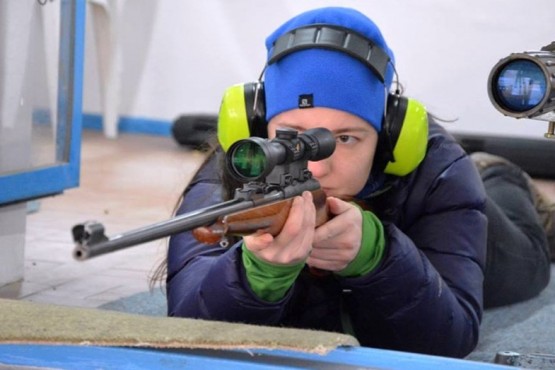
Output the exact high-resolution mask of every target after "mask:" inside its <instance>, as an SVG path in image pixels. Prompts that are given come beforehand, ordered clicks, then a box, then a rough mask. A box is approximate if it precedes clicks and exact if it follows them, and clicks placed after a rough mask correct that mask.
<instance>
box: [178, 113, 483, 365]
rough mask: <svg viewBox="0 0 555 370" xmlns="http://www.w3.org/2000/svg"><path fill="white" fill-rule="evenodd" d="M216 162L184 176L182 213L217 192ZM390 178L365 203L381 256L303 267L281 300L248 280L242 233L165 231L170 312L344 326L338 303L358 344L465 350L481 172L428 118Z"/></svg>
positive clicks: (478, 286)
mask: <svg viewBox="0 0 555 370" xmlns="http://www.w3.org/2000/svg"><path fill="white" fill-rule="evenodd" d="M214 162H215V161H212V162H211V163H208V164H207V165H206V166H205V167H204V168H203V169H202V170H201V171H200V172H199V173H198V174H197V175H196V176H195V178H194V179H193V180H192V182H191V183H190V184H189V187H188V189H187V191H186V194H185V197H184V201H183V202H182V204H181V206H180V208H179V211H178V213H179V214H182V213H185V212H189V211H193V210H196V209H198V208H200V207H205V206H207V205H210V204H214V203H217V202H221V201H222V195H221V194H222V189H221V185H220V181H219V178H218V171H217V169H216V167H215V163H214ZM390 180H391V181H389V182H388V185H387V186H391V188H390V189H389V190H388V191H386V192H384V193H383V194H381V195H380V196H377V197H374V198H372V201H371V204H370V208H371V209H372V210H373V211H374V213H375V214H376V215H378V217H379V218H380V219H381V220H382V222H383V225H384V228H385V232H386V246H385V255H384V258H383V261H382V262H381V264H380V265H379V266H378V267H377V268H376V269H375V270H374V271H372V272H371V273H369V274H367V275H365V276H361V277H357V278H341V277H338V276H335V275H329V276H326V277H317V276H314V275H312V274H311V273H310V272H309V271H308V269H305V270H303V271H302V272H301V274H300V276H299V277H298V279H297V280H296V282H295V284H294V285H293V287H292V288H291V289H290V290H289V292H288V293H287V294H286V295H285V297H284V298H283V299H282V300H280V301H278V302H274V303H270V302H266V301H263V300H261V299H259V298H258V297H257V296H256V295H255V294H254V293H253V292H252V291H251V289H250V288H249V285H248V282H247V279H246V276H245V270H244V267H243V264H242V259H241V248H240V243H238V244H236V245H234V246H232V247H231V248H229V249H223V248H221V247H220V246H218V245H213V246H206V245H201V244H199V243H198V242H197V241H195V239H194V238H193V237H192V236H191V233H190V232H184V233H181V234H178V235H175V236H173V237H172V238H171V239H170V247H169V254H168V278H167V292H168V314H169V315H170V316H183V317H191V318H200V319H209V320H223V321H229V322H244V323H251V324H262V325H276V326H284V327H297V328H310V329H319V330H327V331H336V332H343V331H344V326H345V325H344V324H342V318H344V317H345V315H342V312H343V313H347V314H348V317H349V318H350V321H351V324H352V329H353V331H354V335H355V336H356V338H357V339H358V340H359V342H360V344H361V345H363V346H369V347H378V348H388V349H394V350H401V351H410V352H421V353H428V354H436V355H443V356H453V357H463V356H465V355H467V354H468V353H470V352H471V351H472V350H473V349H474V348H475V346H476V344H477V341H478V334H479V325H480V321H481V316H482V309H483V307H482V286H483V277H484V274H483V269H484V266H485V255H486V225H487V221H486V217H485V215H484V204H485V192H484V188H483V185H482V182H481V180H480V177H479V175H478V172H477V171H476V169H475V168H474V166H473V163H472V162H471V160H470V158H469V157H468V156H467V155H466V154H465V152H464V151H463V150H462V149H461V147H460V146H459V145H458V144H457V143H456V142H455V141H454V139H453V138H452V137H451V136H450V135H449V134H448V133H447V132H446V131H445V130H444V129H443V128H442V127H441V126H439V125H437V124H435V123H431V124H430V133H429V140H428V148H427V155H426V157H425V159H424V161H423V162H422V163H421V164H420V166H419V167H418V168H417V169H416V170H415V171H414V172H412V173H411V174H409V175H407V176H405V177H402V178H399V177H395V178H393V179H390ZM343 322H345V321H344V320H343Z"/></svg>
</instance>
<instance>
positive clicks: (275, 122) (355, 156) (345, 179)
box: [268, 108, 378, 199]
mask: <svg viewBox="0 0 555 370" xmlns="http://www.w3.org/2000/svg"><path fill="white" fill-rule="evenodd" d="M316 127H324V128H327V129H328V130H330V131H331V132H332V133H333V134H334V136H335V138H336V141H337V146H336V149H335V152H334V153H333V154H332V156H331V157H329V158H327V159H324V160H321V161H318V162H309V164H308V169H309V170H310V171H311V172H312V174H313V175H314V177H315V178H316V179H317V180H318V181H319V182H320V185H321V187H322V189H323V190H324V191H325V192H326V194H327V195H328V196H334V197H338V198H342V199H349V198H352V197H353V196H355V195H356V194H357V193H358V192H359V191H360V190H361V189H362V187H363V186H364V185H365V184H366V180H367V179H368V176H369V175H370V170H371V169H372V163H373V161H374V154H375V152H376V146H377V143H378V134H377V132H376V130H375V129H374V128H373V127H372V126H371V125H370V124H368V123H367V122H366V121H364V120H363V119H362V118H360V117H358V116H355V115H353V114H350V113H347V112H344V111H340V110H336V109H330V108H310V109H294V110H290V111H286V112H283V113H280V114H278V115H277V116H275V117H273V118H272V119H271V120H270V122H269V125H268V135H269V137H270V138H273V137H274V136H275V131H276V129H278V128H292V129H295V130H297V131H299V132H303V131H306V130H308V129H311V128H316Z"/></svg>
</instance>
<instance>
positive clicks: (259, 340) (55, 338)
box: [0, 299, 359, 354]
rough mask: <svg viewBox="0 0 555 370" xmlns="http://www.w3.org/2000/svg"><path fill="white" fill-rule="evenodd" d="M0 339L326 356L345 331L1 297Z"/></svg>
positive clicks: (347, 339) (347, 341) (348, 339)
mask: <svg viewBox="0 0 555 370" xmlns="http://www.w3.org/2000/svg"><path fill="white" fill-rule="evenodd" d="M0 343H26V344H71V345H97V346H126V347H151V348H204V349H245V348H250V349H260V348H264V349H287V350H296V351H303V352H310V353H318V354H326V353H327V352H329V351H331V350H333V349H335V348H337V347H339V346H358V345H359V344H358V342H357V340H356V339H355V338H354V337H352V336H349V335H344V334H338V333H329V332H322V331H313V330H301V329H286V328H275V327H266V326H257V325H247V324H238V323H237V324H236V323H226V322H219V321H207V320H194V319H183V318H169V317H155V316H144V315H137V314H128V313H122V312H115V311H106V310H99V309H87V308H77V307H66V306H57V305H51V304H43V303H34V302H29V301H16V300H8V299H0Z"/></svg>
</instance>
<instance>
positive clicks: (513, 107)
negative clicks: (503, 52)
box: [488, 43, 555, 121]
mask: <svg viewBox="0 0 555 370" xmlns="http://www.w3.org/2000/svg"><path fill="white" fill-rule="evenodd" d="M554 45H555V44H553V43H552V44H551V45H548V46H546V47H544V48H542V50H541V51H532V52H524V53H513V54H511V55H509V56H508V57H506V58H504V59H501V60H500V61H499V62H498V63H497V64H496V65H495V66H494V67H493V69H492V71H491V72H490V75H489V78H488V95H489V98H490V100H491V102H492V103H493V105H494V107H495V108H496V109H497V110H498V111H500V112H501V113H503V114H504V115H506V116H511V117H514V118H533V119H537V120H542V121H554V120H555V46H554Z"/></svg>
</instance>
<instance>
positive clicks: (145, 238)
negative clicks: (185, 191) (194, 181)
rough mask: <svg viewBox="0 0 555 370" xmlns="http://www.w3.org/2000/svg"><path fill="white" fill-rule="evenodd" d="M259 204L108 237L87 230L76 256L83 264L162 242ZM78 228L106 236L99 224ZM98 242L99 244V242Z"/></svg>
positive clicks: (239, 202)
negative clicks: (103, 255)
mask: <svg viewBox="0 0 555 370" xmlns="http://www.w3.org/2000/svg"><path fill="white" fill-rule="evenodd" d="M254 203H255V202H254V201H251V200H243V199H232V200H230V201H227V202H224V203H220V204H216V205H213V206H210V207H206V208H202V209H199V210H195V211H192V212H189V213H185V214H183V215H180V216H177V217H175V218H172V219H169V220H166V221H161V222H158V223H155V224H152V225H148V226H144V227H141V228H138V229H135V230H131V231H128V232H125V233H122V234H118V235H115V236H113V237H111V238H107V237H105V236H104V235H89V234H88V233H87V231H85V232H82V233H80V234H79V235H77V236H76V235H75V232H74V241H75V243H76V246H75V249H74V251H73V257H74V258H75V259H77V260H80V261H83V260H86V259H89V258H92V257H96V256H99V255H102V254H106V253H110V252H114V251H117V250H120V249H124V248H127V247H130V246H134V245H138V244H143V243H147V242H150V241H153V240H156V239H161V238H164V237H167V236H169V235H173V234H177V233H180V232H182V231H187V230H191V229H194V228H195V227H200V226H203V225H207V224H210V223H213V222H214V221H216V220H217V218H218V217H219V216H221V215H225V214H229V213H233V212H237V211H241V210H244V209H247V208H249V207H252V206H253V204H254ZM75 228H81V229H83V228H87V229H89V231H92V232H93V233H103V231H104V227H103V226H102V225H99V224H94V223H91V224H89V225H87V224H81V225H77V226H75V227H74V229H75ZM95 241H96V242H95Z"/></svg>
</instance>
